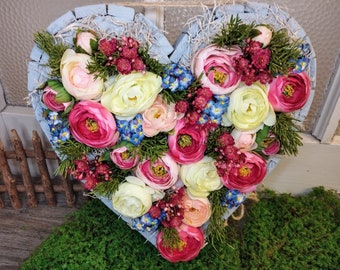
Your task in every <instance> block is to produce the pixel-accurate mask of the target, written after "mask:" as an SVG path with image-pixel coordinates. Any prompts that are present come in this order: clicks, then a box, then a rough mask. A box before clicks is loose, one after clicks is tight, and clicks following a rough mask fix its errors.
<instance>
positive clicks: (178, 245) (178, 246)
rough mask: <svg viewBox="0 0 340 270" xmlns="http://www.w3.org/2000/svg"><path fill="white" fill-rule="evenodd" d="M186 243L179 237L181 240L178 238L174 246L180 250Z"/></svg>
mask: <svg viewBox="0 0 340 270" xmlns="http://www.w3.org/2000/svg"><path fill="white" fill-rule="evenodd" d="M186 245H187V243H186V242H185V241H183V240H182V239H181V240H179V242H178V244H177V246H176V247H177V249H178V251H182V250H183V249H184V248H185V246H186Z"/></svg>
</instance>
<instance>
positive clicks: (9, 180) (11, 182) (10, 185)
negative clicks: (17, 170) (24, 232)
mask: <svg viewBox="0 0 340 270" xmlns="http://www.w3.org/2000/svg"><path fill="white" fill-rule="evenodd" d="M0 168H1V171H2V177H3V181H4V183H5V191H7V192H8V195H9V199H10V201H11V204H12V207H13V208H14V209H20V208H21V207H22V204H21V200H20V197H19V194H18V190H17V188H16V185H15V178H14V177H13V175H12V173H11V169H10V167H9V165H8V162H7V159H6V155H5V150H4V145H3V143H2V141H1V140H0Z"/></svg>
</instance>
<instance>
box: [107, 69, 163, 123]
mask: <svg viewBox="0 0 340 270" xmlns="http://www.w3.org/2000/svg"><path fill="white" fill-rule="evenodd" d="M161 85H162V78H161V77H160V76H157V75H156V74H154V73H152V72H145V73H141V72H132V73H130V74H127V75H118V76H117V77H116V79H115V81H114V83H113V84H112V85H111V86H109V87H108V88H107V89H106V91H105V92H104V93H103V95H102V98H101V103H102V104H103V106H104V107H105V108H107V109H108V110H109V111H110V112H112V113H114V114H115V116H116V117H117V118H120V119H132V118H133V117H134V116H135V115H136V114H138V113H141V112H143V111H144V110H146V109H147V108H149V107H150V106H151V105H152V104H153V103H154V101H155V100H156V98H157V95H158V93H160V92H161V90H162V88H161Z"/></svg>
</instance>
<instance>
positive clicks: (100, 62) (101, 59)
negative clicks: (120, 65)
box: [87, 51, 118, 80]
mask: <svg viewBox="0 0 340 270" xmlns="http://www.w3.org/2000/svg"><path fill="white" fill-rule="evenodd" d="M107 61H108V58H107V56H106V55H105V54H104V53H102V52H100V51H95V52H94V53H93V54H92V55H91V62H89V63H88V64H87V69H88V71H89V73H90V74H94V79H98V78H101V79H103V80H105V79H107V78H108V77H109V76H112V75H114V74H118V71H117V67H116V66H115V65H106V63H107Z"/></svg>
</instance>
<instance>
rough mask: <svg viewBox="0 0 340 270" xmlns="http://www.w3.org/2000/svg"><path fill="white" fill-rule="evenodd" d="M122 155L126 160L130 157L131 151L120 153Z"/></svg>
mask: <svg viewBox="0 0 340 270" xmlns="http://www.w3.org/2000/svg"><path fill="white" fill-rule="evenodd" d="M120 157H121V158H122V159H123V160H126V159H128V158H129V157H130V152H129V151H124V152H123V153H120Z"/></svg>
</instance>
